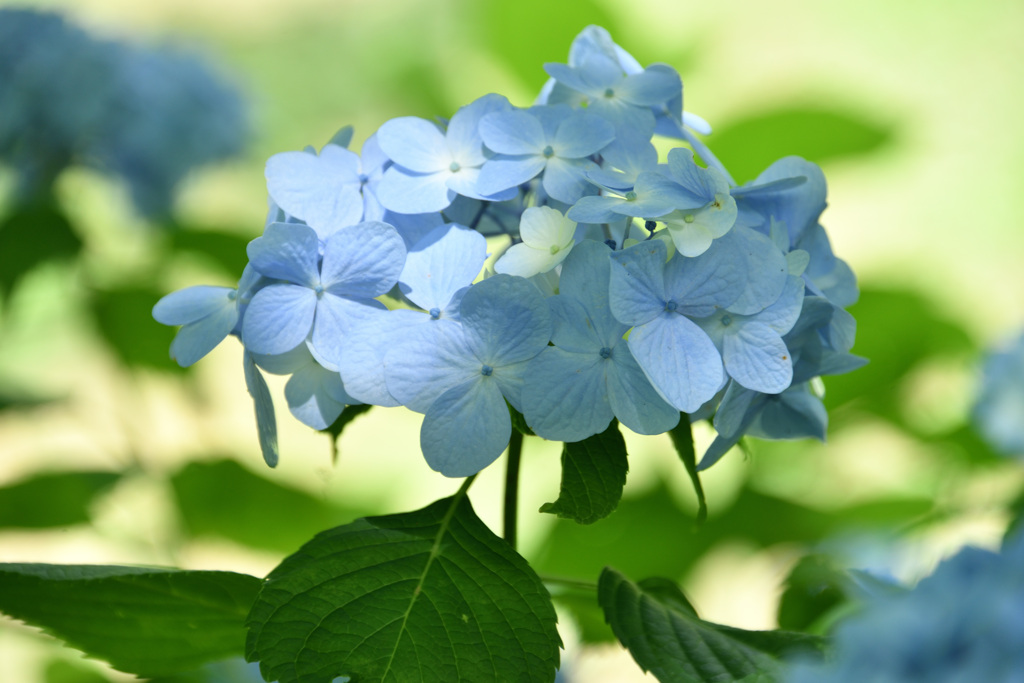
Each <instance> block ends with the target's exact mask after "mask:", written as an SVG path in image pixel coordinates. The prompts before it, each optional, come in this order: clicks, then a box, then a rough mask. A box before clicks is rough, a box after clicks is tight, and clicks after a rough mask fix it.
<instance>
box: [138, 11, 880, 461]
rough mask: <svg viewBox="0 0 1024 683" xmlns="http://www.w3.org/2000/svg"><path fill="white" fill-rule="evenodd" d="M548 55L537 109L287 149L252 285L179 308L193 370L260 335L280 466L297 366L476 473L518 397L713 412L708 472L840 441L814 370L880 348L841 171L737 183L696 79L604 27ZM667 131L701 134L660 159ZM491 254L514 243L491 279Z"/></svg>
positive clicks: (566, 405) (653, 424)
mask: <svg viewBox="0 0 1024 683" xmlns="http://www.w3.org/2000/svg"><path fill="white" fill-rule="evenodd" d="M545 69H546V71H547V73H548V74H549V76H550V77H551V78H550V80H549V82H548V83H547V85H546V86H545V87H544V89H543V90H542V92H541V94H540V96H539V97H538V99H537V101H536V102H535V103H534V104H533V105H532V106H529V107H525V108H517V107H515V106H513V105H512V104H510V103H509V101H508V100H507V99H506V98H505V97H502V96H501V95H497V94H489V95H485V96H483V97H481V98H479V99H477V100H476V101H474V102H472V103H470V104H468V105H466V106H464V107H462V108H461V109H459V110H458V111H457V112H455V114H454V115H453V116H452V117H451V119H450V120H448V121H428V120H425V119H421V118H416V117H402V118H397V119H393V120H391V121H388V122H386V123H385V124H384V125H382V126H381V127H380V129H379V130H378V131H377V132H376V133H374V134H373V135H372V136H371V137H370V138H369V139H368V140H367V141H366V143H365V144H364V145H363V147H362V153H361V154H356V153H355V152H353V151H350V150H349V149H348V143H349V141H350V138H351V130H350V129H347V130H343V131H342V132H340V133H339V134H338V135H337V136H335V138H334V139H333V140H332V142H331V143H329V144H327V145H325V146H324V147H323V149H321V150H320V151H319V153H318V152H317V151H316V150H315V149H307V150H305V151H296V152H284V153H281V154H277V155H275V156H273V157H271V159H270V160H269V161H268V162H267V166H266V178H267V188H268V192H269V195H270V207H271V208H270V212H269V215H268V218H267V224H266V228H265V232H264V234H263V236H262V237H259V238H258V239H256V240H254V241H253V242H252V243H251V244H250V245H249V247H248V256H249V261H250V263H249V266H248V268H247V269H246V272H245V274H244V275H243V277H242V281H241V282H240V283H239V286H238V288H237V289H222V288H213V287H193V288H189V289H186V290H183V291H180V292H176V293H174V294H171V295H169V296H167V297H165V298H164V299H163V300H162V301H161V302H160V303H159V304H158V305H157V306H156V308H155V310H154V315H155V317H156V319H157V320H159V321H160V322H162V323H165V324H168V325H182V326H183V327H182V329H181V331H180V332H179V335H178V337H177V338H176V339H175V342H174V346H173V347H172V354H173V356H174V357H175V358H177V360H178V362H179V363H181V364H182V365H189V364H191V363H194V362H195V361H196V360H198V359H199V358H200V357H202V356H203V355H204V354H205V353H207V352H208V351H209V350H210V349H212V348H213V347H214V346H216V345H217V344H218V343H219V342H220V341H221V340H222V339H223V338H224V337H225V336H227V335H229V334H235V335H237V336H238V337H239V338H240V339H241V342H242V344H243V345H244V347H245V359H246V360H245V363H246V378H247V381H248V385H249V390H250V393H252V394H253V396H254V397H256V401H257V416H258V419H259V421H260V422H261V429H260V433H261V443H262V444H263V451H264V456H265V457H266V459H267V461H268V462H269V463H271V464H273V463H274V462H276V458H277V450H276V443H275V440H274V427H273V425H272V423H271V424H267V423H266V420H267V416H269V415H272V406H270V405H269V398H268V394H267V391H266V385H265V384H264V382H263V379H262V375H261V374H260V369H262V370H265V371H267V372H272V373H282V374H291V379H290V380H289V382H288V386H287V388H286V398H287V400H288V404H289V407H290V408H291V410H292V412H293V414H295V416H296V417H298V419H300V420H301V421H303V422H304V423H305V424H307V425H309V426H311V427H314V428H317V429H323V428H325V427H327V426H329V425H330V424H331V423H332V422H334V420H335V419H336V418H337V417H338V416H339V415H340V414H341V412H342V410H343V409H344V407H345V405H347V404H353V403H357V402H362V403H369V404H375V405H381V406H398V405H404V406H406V407H407V408H409V409H411V410H414V411H417V412H420V413H423V415H424V419H423V426H422V431H421V446H422V450H423V454H424V456H425V457H426V460H427V462H428V463H429V464H430V466H431V467H433V468H434V469H435V470H437V471H439V472H441V473H443V474H445V475H447V476H451V477H463V476H468V475H471V474H474V473H475V472H477V471H479V470H480V469H482V468H484V467H486V466H487V465H488V464H490V463H491V462H492V461H494V460H495V459H496V458H497V457H498V456H499V455H500V454H501V453H502V451H503V450H504V448H505V446H506V445H507V444H508V442H509V437H510V434H511V430H512V423H511V420H510V411H509V407H510V406H511V408H513V409H515V410H516V411H518V412H519V413H521V414H522V415H523V416H524V418H525V420H526V423H527V424H528V425H529V427H530V428H531V429H532V430H533V431H534V432H535V433H536V434H538V435H539V436H541V437H543V438H545V439H551V440H558V441H569V442H572V441H580V440H582V439H586V438H587V437H590V436H592V435H594V434H597V433H600V432H602V431H604V430H605V429H607V427H608V425H609V424H610V423H611V421H612V420H613V419H617V420H618V421H619V422H620V423H622V424H623V425H625V426H626V427H628V428H629V429H631V430H633V431H635V432H637V433H640V434H661V433H664V432H665V431H667V430H669V429H671V428H673V427H674V426H675V425H676V424H677V423H678V421H679V419H680V413H681V412H686V413H690V414H691V415H692V416H693V417H695V418H711V417H712V416H713V424H714V426H715V428H716V429H717V431H718V437H717V438H716V440H715V442H714V444H713V445H712V446H711V448H710V450H709V451H708V452H707V453H706V454H705V456H704V458H703V461H702V463H701V466H702V467H707V466H709V465H711V464H713V463H714V462H715V461H716V460H718V459H719V458H720V457H721V456H722V455H723V454H724V453H725V452H726V451H728V450H729V449H730V448H731V447H732V446H734V445H735V444H736V443H737V442H738V441H739V439H740V438H741V437H742V436H743V435H745V434H751V435H755V436H760V437H766V438H798V437H806V436H812V437H817V438H824V435H825V429H826V422H827V417H826V414H825V410H824V407H823V405H822V402H821V398H820V392H819V391H817V390H816V389H815V388H814V386H813V382H814V380H815V379H816V378H818V377H819V376H821V375H828V374H836V373H841V372H846V371H849V370H852V369H854V368H856V367H858V366H859V365H861V364H862V363H863V360H862V359H860V358H858V357H856V356H854V355H852V354H850V348H851V346H852V344H853V339H854V330H855V325H854V321H853V318H852V317H851V316H850V315H849V314H848V313H847V312H846V311H845V310H844V309H845V307H846V306H848V305H849V304H851V303H853V302H854V301H855V300H856V298H857V287H856V282H855V279H854V276H853V273H852V272H851V271H850V269H849V267H848V266H847V265H846V264H845V263H844V262H843V261H842V260H840V259H839V258H837V257H836V256H835V255H834V254H833V252H832V248H831V245H830V243H829V240H828V237H827V236H826V234H825V230H824V229H823V228H822V227H821V225H820V223H819V216H820V215H821V213H822V211H823V210H824V209H825V179H824V176H823V175H822V172H821V170H820V169H819V168H818V167H817V166H815V165H814V164H812V163H810V162H807V161H805V160H803V159H799V158H796V157H789V158H785V159H781V160H779V161H778V162H776V163H774V164H772V165H771V166H770V167H769V168H768V169H766V170H765V171H764V172H763V173H762V174H761V175H760V176H759V177H758V178H756V179H755V180H754V181H753V182H751V183H748V184H746V185H742V186H737V185H736V183H735V182H733V180H732V178H731V176H730V175H729V174H728V172H727V171H726V170H725V168H724V167H723V166H722V164H721V163H720V162H719V161H718V160H717V159H716V158H715V157H714V155H713V154H712V153H711V152H710V151H709V150H708V148H707V147H706V146H705V145H704V143H703V142H702V141H701V140H700V139H699V137H698V133H708V132H710V130H709V128H708V126H707V124H706V123H705V122H704V121H703V120H702V119H700V118H699V117H696V116H693V115H690V114H688V113H685V112H683V109H682V82H681V80H680V77H679V75H678V74H677V73H676V71H675V70H674V69H672V68H671V67H669V66H666V65H663V64H654V65H651V66H648V67H646V68H645V67H642V66H641V65H640V64H639V63H637V62H636V60H635V59H633V58H632V57H631V56H630V55H629V54H627V53H626V52H625V51H623V50H622V48H620V47H619V46H618V45H616V44H615V43H614V42H612V39H611V37H610V36H609V35H608V33H607V32H606V31H605V30H604V29H601V28H598V27H596V26H591V27H589V28H587V29H585V30H584V31H583V32H582V33H581V34H580V35H579V36H578V37H577V38H576V40H575V41H574V42H573V44H572V47H571V50H570V53H569V60H568V63H567V64H547V65H545ZM655 135H660V136H667V137H672V138H675V139H677V140H682V141H683V143H684V144H685V146H682V147H679V148H677V149H673V150H672V151H671V152H669V153H668V154H667V158H666V159H665V160H664V161H660V160H659V155H658V152H657V150H656V148H655V146H654V145H653V143H652V138H653V136H655ZM698 158H699V159H700V160H702V161H703V162H704V164H705V165H701V164H698V162H697V159H698ZM487 235H489V236H492V240H491V242H490V243H488V241H487V239H485V236H487ZM489 245H490V246H489ZM488 249H492V250H503V252H502V253H501V254H500V255H499V257H498V258H497V259H496V261H494V265H493V272H486V273H482V272H481V271H482V269H483V268H484V263H485V260H486V259H487V256H488ZM383 295H387V296H383ZM383 302H387V305H386V304H385V303H383Z"/></svg>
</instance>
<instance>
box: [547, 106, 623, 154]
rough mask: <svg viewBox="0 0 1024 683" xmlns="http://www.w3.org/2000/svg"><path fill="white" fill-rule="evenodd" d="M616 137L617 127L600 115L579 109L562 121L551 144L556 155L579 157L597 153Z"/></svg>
mask: <svg viewBox="0 0 1024 683" xmlns="http://www.w3.org/2000/svg"><path fill="white" fill-rule="evenodd" d="M614 139H615V127H614V126H613V125H611V124H610V123H608V122H607V121H605V120H604V119H602V118H601V117H600V116H597V115H595V114H591V113H590V112H586V111H577V112H574V113H573V114H572V116H570V117H569V118H567V119H565V120H564V121H562V123H561V124H559V126H558V131H557V132H556V133H555V137H554V140H552V141H551V146H552V147H553V148H554V153H555V156H558V157H562V158H563V159H579V158H580V157H588V156H590V155H591V154H597V153H598V152H600V151H601V150H602V149H604V148H605V147H607V146H608V145H609V144H611V142H612V141H613V140H614Z"/></svg>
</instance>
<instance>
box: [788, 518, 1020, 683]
mask: <svg viewBox="0 0 1024 683" xmlns="http://www.w3.org/2000/svg"><path fill="white" fill-rule="evenodd" d="M1022 564H1024V534H1022V533H1020V530H1019V529H1018V531H1017V533H1016V534H1011V535H1010V536H1009V537H1008V538H1007V540H1006V542H1005V543H1004V546H1003V550H1002V552H1001V553H999V554H997V553H993V552H989V551H986V550H979V549H978V548H970V547H968V548H964V549H963V550H961V551H960V552H959V553H957V554H956V555H955V556H954V557H952V558H950V559H948V560H946V561H945V562H943V563H942V564H941V565H939V567H938V568H937V569H936V570H935V572H934V574H932V575H931V576H929V577H927V578H925V579H923V580H922V581H921V582H920V583H919V584H918V585H917V586H916V587H914V589H913V590H910V591H907V592H905V593H902V594H894V593H890V592H887V593H885V594H884V595H881V596H878V597H877V598H875V599H872V600H869V601H868V602H867V603H866V604H865V605H864V606H863V608H862V610H861V611H860V612H859V613H857V614H855V615H852V616H851V617H850V618H848V619H846V620H844V621H843V622H842V623H841V624H840V625H839V626H838V627H837V629H836V631H835V639H836V654H835V656H834V658H833V660H832V661H830V662H828V663H825V664H807V665H801V666H798V667H794V669H793V670H792V671H791V672H790V675H789V677H788V678H787V679H786V680H787V681H789V683H812V682H814V683H833V682H834V683H839V682H845V681H877V682H878V683H888V682H890V681H891V682H892V683H915V682H917V681H920V682H921V683H925V682H927V683H944V682H946V681H949V682H950V683H953V682H954V681H989V682H991V683H1011V682H1012V681H1018V680H1020V674H1021V671H1024V574H1022V573H1021V570H1020V568H1021V565H1022Z"/></svg>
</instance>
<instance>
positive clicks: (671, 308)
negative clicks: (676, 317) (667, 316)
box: [665, 300, 678, 313]
mask: <svg viewBox="0 0 1024 683" xmlns="http://www.w3.org/2000/svg"><path fill="white" fill-rule="evenodd" d="M677 306H678V304H677V303H676V302H675V301H671V300H670V301H666V302H665V312H666V313H675V312H676V307H677Z"/></svg>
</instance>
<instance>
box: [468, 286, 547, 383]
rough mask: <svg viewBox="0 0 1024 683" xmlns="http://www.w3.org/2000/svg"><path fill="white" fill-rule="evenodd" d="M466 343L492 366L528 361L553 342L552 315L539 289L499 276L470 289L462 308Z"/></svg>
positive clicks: (482, 359)
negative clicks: (550, 341)
mask: <svg viewBox="0 0 1024 683" xmlns="http://www.w3.org/2000/svg"><path fill="white" fill-rule="evenodd" d="M459 311H460V315H461V317H462V324H463V326H464V328H465V331H466V339H467V341H468V343H469V345H470V348H472V349H473V352H474V353H475V354H476V356H477V357H478V358H479V359H480V360H481V361H483V362H484V363H487V364H489V365H506V364H510V363H515V362H518V361H524V360H528V359H530V358H533V357H534V356H535V355H537V354H538V353H540V351H541V350H542V349H543V348H544V347H545V346H547V343H548V340H550V339H551V314H550V313H549V312H548V307H547V305H546V304H545V303H544V299H543V298H542V297H541V295H540V292H539V291H538V290H537V288H536V287H534V286H533V285H531V284H530V283H529V282H527V281H526V280H524V279H523V278H520V277H513V276H510V275H495V276H494V277H491V278H489V279H487V280H484V281H483V282H478V283H477V284H475V285H473V286H472V287H470V289H469V291H468V292H466V294H465V296H464V297H462V305H461V306H460V307H459Z"/></svg>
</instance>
